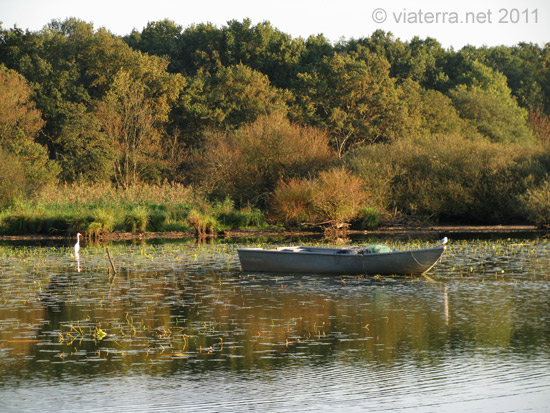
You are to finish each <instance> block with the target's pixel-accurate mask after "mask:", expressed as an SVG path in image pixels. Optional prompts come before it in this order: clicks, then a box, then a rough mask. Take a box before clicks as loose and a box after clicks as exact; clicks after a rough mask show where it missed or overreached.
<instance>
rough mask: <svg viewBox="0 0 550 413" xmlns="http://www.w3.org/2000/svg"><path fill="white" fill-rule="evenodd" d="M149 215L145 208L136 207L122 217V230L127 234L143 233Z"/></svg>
mask: <svg viewBox="0 0 550 413" xmlns="http://www.w3.org/2000/svg"><path fill="white" fill-rule="evenodd" d="M148 217H149V213H148V211H147V209H146V208H145V207H142V206H136V207H133V208H132V209H131V210H130V211H127V212H126V215H125V216H124V221H123V226H124V230H125V231H128V232H145V229H146V228H147V219H148Z"/></svg>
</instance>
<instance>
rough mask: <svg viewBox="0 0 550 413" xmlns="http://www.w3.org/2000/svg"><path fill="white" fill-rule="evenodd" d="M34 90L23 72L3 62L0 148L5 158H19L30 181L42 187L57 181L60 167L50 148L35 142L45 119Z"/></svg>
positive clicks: (0, 79) (0, 81)
mask: <svg viewBox="0 0 550 413" xmlns="http://www.w3.org/2000/svg"><path fill="white" fill-rule="evenodd" d="M31 93H32V92H31V89H30V87H29V86H28V84H27V82H26V81H25V79H24V78H23V77H22V76H21V75H19V74H18V73H17V72H15V71H13V70H9V69H6V67H5V66H4V65H0V101H1V102H2V104H1V105H0V150H3V151H4V152H5V154H4V159H8V158H10V156H11V157H15V158H16V159H18V161H17V163H20V164H21V165H22V166H23V169H24V176H25V178H26V179H27V180H28V182H29V184H32V185H34V188H39V187H40V186H41V185H43V184H44V183H46V182H50V181H53V180H55V179H56V176H57V174H58V172H59V169H58V166H57V165H56V164H55V162H52V161H50V160H49V159H48V153H47V151H46V149H45V148H44V147H43V146H41V145H39V144H38V143H37V142H36V141H35V138H36V136H37V134H38V132H39V131H40V129H41V128H42V127H43V125H44V121H43V120H42V117H41V114H40V111H38V110H37V109H36V107H35V104H34V102H33V101H32V100H31ZM14 165H15V164H14Z"/></svg>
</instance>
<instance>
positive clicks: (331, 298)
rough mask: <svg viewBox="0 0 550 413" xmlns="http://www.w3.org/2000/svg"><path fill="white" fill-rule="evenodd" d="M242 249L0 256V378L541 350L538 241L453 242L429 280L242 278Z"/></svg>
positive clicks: (543, 323)
mask: <svg viewBox="0 0 550 413" xmlns="http://www.w3.org/2000/svg"><path fill="white" fill-rule="evenodd" d="M265 242H266V241H265V240H261V241H257V240H256V241H254V242H252V241H251V242H249V243H248V244H249V245H253V246H258V245H262V244H264V243H265ZM390 244H391V247H392V248H394V249H407V248H416V247H423V246H426V245H427V244H426V243H424V242H420V241H413V242H397V241H395V242H390ZM239 246H240V245H237V244H231V243H220V244H215V245H195V244H193V243H190V242H184V243H169V244H155V245H152V244H142V245H114V246H110V247H109V249H110V251H111V255H112V256H113V257H114V262H115V266H116V268H117V274H116V275H114V274H113V273H112V272H111V271H109V263H108V261H107V255H106V252H105V248H104V247H101V246H86V247H84V248H83V249H82V251H81V254H80V260H79V261H78V262H77V261H76V260H75V258H74V257H73V256H72V255H71V249H70V248H64V247H9V246H7V247H0V259H1V262H0V283H1V290H0V377H3V378H4V379H3V380H7V378H8V377H10V376H14V375H16V376H27V375H32V376H43V377H46V378H53V377H60V376H63V375H70V376H75V375H77V376H78V375H85V376H95V375H110V374H117V375H119V374H121V373H124V372H128V374H133V373H135V372H148V373H150V374H171V373H173V372H174V371H178V370H182V369H189V370H191V371H195V370H197V371H204V370H213V369H220V368H222V369H231V370H235V371H248V370H251V369H261V370H269V369H274V368H279V367H281V366H291V365H300V364H301V363H311V362H314V363H316V362H320V363H322V362H323V361H326V360H330V359H332V358H334V357H338V358H339V359H343V360H345V359H349V360H358V359H360V360H376V361H378V362H381V363H392V362H395V361H397V360H402V359H416V360H419V361H420V360H433V362H437V359H438V357H437V355H438V354H443V353H444V354H446V355H449V354H461V355H463V354H464V353H468V352H493V351H504V352H508V353H517V354H522V355H528V356H529V355H535V354H539V353H541V352H543V353H544V354H548V353H549V349H550V345H549V344H550V315H549V314H550V302H549V300H548V299H547V298H548V296H549V292H550V287H549V283H548V281H549V277H550V275H549V271H548V268H550V265H549V264H550V262H549V254H548V252H549V251H548V250H549V246H550V244H549V243H548V242H547V241H545V240H500V241H467V242H466V241H463V242H454V243H452V244H451V245H450V246H449V250H448V251H447V253H446V254H445V255H444V258H443V261H442V262H440V263H439V264H438V265H437V266H436V268H435V269H434V270H432V272H430V274H429V275H430V278H425V277H415V278H407V277H405V278H403V277H401V278H393V277H345V276H342V277H326V276H315V275H311V276H293V275H269V274H255V275H244V274H242V273H241V271H240V267H239V263H238V259H237V255H236V248H237V247H239ZM0 380H2V379H0Z"/></svg>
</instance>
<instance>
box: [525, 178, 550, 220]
mask: <svg viewBox="0 0 550 413" xmlns="http://www.w3.org/2000/svg"><path fill="white" fill-rule="evenodd" d="M523 199H524V203H525V209H526V211H527V216H528V217H529V219H531V220H532V221H533V222H534V223H535V224H537V225H538V226H540V227H550V180H546V181H544V182H543V183H542V184H541V185H539V186H538V187H536V188H532V189H529V190H527V192H526V194H525V196H524V198H523Z"/></svg>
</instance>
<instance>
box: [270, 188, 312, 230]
mask: <svg viewBox="0 0 550 413" xmlns="http://www.w3.org/2000/svg"><path fill="white" fill-rule="evenodd" d="M312 201H313V185H312V183H311V182H310V181H309V180H308V179H297V178H292V179H290V180H289V181H287V182H285V181H282V180H281V181H280V182H279V183H278V184H277V187H276V188H275V191H274V192H273V195H272V197H271V202H270V206H271V210H272V212H273V217H274V218H275V219H276V220H278V221H280V222H281V223H282V224H284V225H285V226H290V227H294V226H298V225H300V224H304V223H307V222H309V221H310V219H311V214H312V209H313V205H312Z"/></svg>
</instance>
